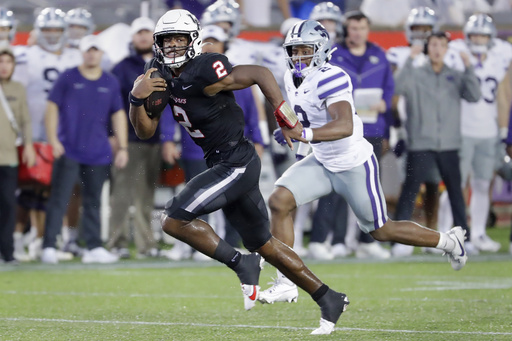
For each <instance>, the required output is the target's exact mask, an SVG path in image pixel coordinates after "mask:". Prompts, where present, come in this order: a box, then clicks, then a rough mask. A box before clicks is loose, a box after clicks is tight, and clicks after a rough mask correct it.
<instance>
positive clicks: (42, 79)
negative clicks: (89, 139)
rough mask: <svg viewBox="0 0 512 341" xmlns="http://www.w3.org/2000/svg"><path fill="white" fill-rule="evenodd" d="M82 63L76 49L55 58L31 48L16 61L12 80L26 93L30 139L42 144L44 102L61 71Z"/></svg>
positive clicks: (43, 135)
mask: <svg viewBox="0 0 512 341" xmlns="http://www.w3.org/2000/svg"><path fill="white" fill-rule="evenodd" d="M81 63H82V54H81V53H80V51H79V50H78V49H72V48H63V49H62V53H61V54H55V53H52V52H48V51H46V50H44V49H42V48H41V47H40V46H39V45H33V46H31V47H29V48H27V49H26V50H25V53H24V54H20V55H19V56H17V58H16V68H15V70H14V74H13V76H12V78H13V80H15V81H18V82H20V83H22V84H23V85H24V86H25V88H26V90H27V98H28V99H27V102H28V109H29V112H30V118H31V120H32V139H33V140H34V141H46V130H45V125H44V115H45V110H46V99H47V97H48V93H49V92H50V90H51V89H52V87H53V83H54V82H55V81H56V80H57V78H59V75H60V74H61V73H62V72H64V71H65V70H67V69H69V68H72V67H75V66H78V65H80V64H81Z"/></svg>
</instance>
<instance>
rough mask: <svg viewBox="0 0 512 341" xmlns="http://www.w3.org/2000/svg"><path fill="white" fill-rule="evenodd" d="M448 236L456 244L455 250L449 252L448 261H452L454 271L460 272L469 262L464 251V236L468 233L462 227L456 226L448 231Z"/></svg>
mask: <svg viewBox="0 0 512 341" xmlns="http://www.w3.org/2000/svg"><path fill="white" fill-rule="evenodd" d="M447 235H448V237H450V238H451V239H452V240H453V241H454V242H455V248H454V249H453V250H452V251H451V252H447V254H448V259H449V260H450V263H451V265H452V268H453V270H456V271H458V270H460V269H462V268H463V267H464V265H466V261H467V260H468V255H467V253H466V250H465V249H464V236H465V235H466V231H464V230H463V229H462V227H460V226H455V227H454V228H452V229H451V230H450V231H448V233H447Z"/></svg>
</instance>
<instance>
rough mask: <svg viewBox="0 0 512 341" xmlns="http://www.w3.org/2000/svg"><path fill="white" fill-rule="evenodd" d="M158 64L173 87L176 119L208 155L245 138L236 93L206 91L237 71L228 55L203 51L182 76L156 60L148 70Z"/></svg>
mask: <svg viewBox="0 0 512 341" xmlns="http://www.w3.org/2000/svg"><path fill="white" fill-rule="evenodd" d="M151 67H156V68H157V69H158V70H159V71H160V73H161V74H162V75H164V77H165V79H166V81H167V86H169V87H170V89H171V98H170V100H169V105H170V106H171V108H172V112H173V116H174V119H175V120H176V121H177V122H178V123H179V124H181V125H182V126H183V127H184V128H185V129H186V130H187V131H188V133H189V134H190V136H191V137H192V139H193V140H194V142H195V143H196V144H197V145H199V146H200V147H201V148H202V149H203V152H204V155H205V158H208V157H209V156H210V155H212V154H214V153H219V152H224V151H228V150H231V149H233V148H234V147H235V146H237V145H238V144H239V143H241V142H243V141H245V138H244V114H243V111H242V109H241V108H240V106H239V105H238V104H237V103H236V101H235V97H234V95H233V92H231V91H221V92H219V93H218V94H216V95H214V96H208V95H206V94H204V92H203V90H204V88H205V87H207V86H208V85H211V84H214V83H216V82H218V81H220V80H222V79H223V78H225V77H226V76H227V75H229V74H230V73H231V71H232V70H233V68H232V66H231V64H230V63H229V61H228V59H227V58H226V56H224V55H222V54H218V53H207V54H201V55H199V56H197V57H196V58H194V59H192V60H190V61H189V62H187V64H186V66H185V68H184V70H183V72H182V73H181V74H180V75H179V77H174V76H173V75H172V73H171V71H170V69H169V68H168V67H166V66H163V65H162V64H160V63H159V62H157V61H156V59H152V60H151V61H149V62H148V63H147V64H146V68H145V70H147V69H148V68H151Z"/></svg>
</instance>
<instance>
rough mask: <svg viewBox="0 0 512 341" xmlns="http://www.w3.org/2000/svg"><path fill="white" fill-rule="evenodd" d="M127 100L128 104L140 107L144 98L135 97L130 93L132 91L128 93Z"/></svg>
mask: <svg viewBox="0 0 512 341" xmlns="http://www.w3.org/2000/svg"><path fill="white" fill-rule="evenodd" d="M128 100H129V101H130V104H131V105H133V106H135V107H140V106H142V105H143V104H144V101H145V99H144V98H137V97H135V96H133V95H132V92H131V91H130V93H129V94H128Z"/></svg>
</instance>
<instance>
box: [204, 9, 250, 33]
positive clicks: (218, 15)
mask: <svg viewBox="0 0 512 341" xmlns="http://www.w3.org/2000/svg"><path fill="white" fill-rule="evenodd" d="M240 20H241V19H240V6H239V5H238V4H237V3H236V2H235V1H228V0H219V1H216V2H214V3H213V4H211V5H210V6H208V7H207V8H206V9H205V10H204V12H203V14H202V15H201V25H203V26H207V25H215V24H217V23H219V22H228V23H230V24H231V29H230V30H229V32H227V33H228V36H229V38H230V39H231V38H234V37H236V36H238V34H239V33H240V25H241V23H240Z"/></svg>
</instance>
